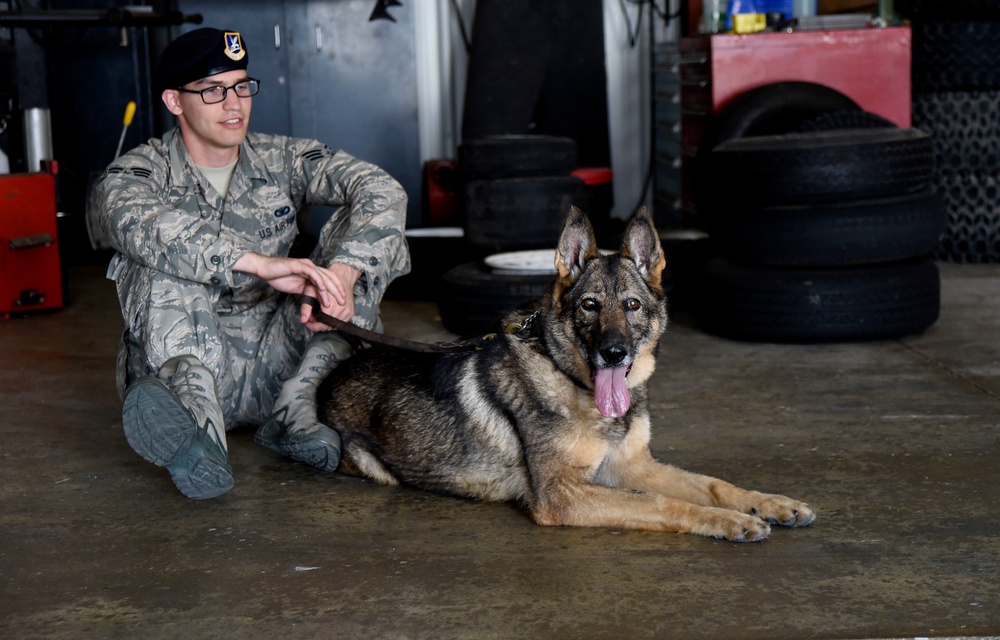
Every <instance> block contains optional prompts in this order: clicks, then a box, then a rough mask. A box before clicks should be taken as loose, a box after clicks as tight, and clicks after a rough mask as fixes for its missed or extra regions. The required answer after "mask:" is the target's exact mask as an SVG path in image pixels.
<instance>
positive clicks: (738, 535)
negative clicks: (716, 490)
mask: <svg viewBox="0 0 1000 640" xmlns="http://www.w3.org/2000/svg"><path fill="white" fill-rule="evenodd" d="M705 524H706V525H707V527H706V528H705V529H703V530H701V531H697V530H696V531H695V532H696V533H703V534H705V535H708V536H711V537H713V538H722V539H724V540H729V541H730V542H761V541H763V540H767V538H768V537H769V536H770V535H771V527H770V526H769V525H768V524H767V523H766V522H764V521H763V520H761V519H760V518H757V517H754V516H747V515H744V514H742V513H738V512H736V511H730V512H728V513H723V514H718V516H717V517H715V518H712V520H711V521H710V522H706V523H705Z"/></svg>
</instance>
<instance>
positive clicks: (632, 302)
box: [625, 298, 642, 311]
mask: <svg viewBox="0 0 1000 640" xmlns="http://www.w3.org/2000/svg"><path fill="white" fill-rule="evenodd" d="M641 306H642V304H640V303H639V301H638V300H636V299H635V298H629V299H628V300H626V301H625V308H626V309H628V310H629V311H635V310H636V309H638V308H639V307H641Z"/></svg>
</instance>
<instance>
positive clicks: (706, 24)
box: [700, 0, 728, 33]
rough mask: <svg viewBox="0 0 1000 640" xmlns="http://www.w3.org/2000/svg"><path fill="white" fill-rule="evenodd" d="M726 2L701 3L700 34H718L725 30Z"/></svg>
mask: <svg viewBox="0 0 1000 640" xmlns="http://www.w3.org/2000/svg"><path fill="white" fill-rule="evenodd" d="M726 2H727V0H704V1H703V2H702V3H701V28H700V31H701V33H720V32H722V31H725V30H726V16H727V15H728V14H727V13H726Z"/></svg>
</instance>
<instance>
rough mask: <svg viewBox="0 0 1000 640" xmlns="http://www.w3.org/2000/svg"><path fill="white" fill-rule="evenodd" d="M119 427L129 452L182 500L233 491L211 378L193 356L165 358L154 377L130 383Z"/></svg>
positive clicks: (232, 480)
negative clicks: (169, 482) (159, 473)
mask: <svg viewBox="0 0 1000 640" xmlns="http://www.w3.org/2000/svg"><path fill="white" fill-rule="evenodd" d="M122 427H123V428H124V430H125V438H126V439H127V440H128V443H129V444H130V445H131V446H132V448H133V449H134V450H135V452H136V453H138V454H139V455H140V456H142V457H143V458H145V459H146V460H148V461H150V462H152V463H153V464H155V465H157V466H160V467H166V468H167V471H169V472H170V477H171V478H172V479H173V481H174V484H175V485H177V488H178V489H180V492H181V493H183V494H184V495H186V496H187V497H189V498H192V499H194V500H202V499H205V498H214V497H216V496H219V495H222V494H223V493H225V492H227V491H229V490H230V489H232V488H233V483H234V481H235V479H234V478H233V469H232V467H231V466H229V454H228V453H227V450H226V434H225V426H224V424H223V420H222V410H221V409H220V408H219V401H218V398H217V395H216V389H215V379H214V378H213V377H212V374H211V372H209V370H208V369H207V368H206V367H205V366H204V365H203V364H201V362H200V361H199V360H198V359H197V358H195V357H194V356H190V355H184V356H176V357H174V358H171V359H170V360H168V361H167V362H166V363H164V365H163V367H162V368H161V369H160V373H159V375H158V376H157V377H154V376H144V377H142V378H139V379H138V380H136V381H135V382H134V383H132V384H131V385H130V386H129V388H128V389H127V390H126V391H125V398H124V400H123V403H122Z"/></svg>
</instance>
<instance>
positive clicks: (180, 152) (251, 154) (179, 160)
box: [163, 127, 268, 195]
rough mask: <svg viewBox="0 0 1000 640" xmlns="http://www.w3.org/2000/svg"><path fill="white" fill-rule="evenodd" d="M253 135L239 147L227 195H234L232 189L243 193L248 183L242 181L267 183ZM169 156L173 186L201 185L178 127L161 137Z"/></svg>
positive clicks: (200, 177) (265, 168) (266, 175)
mask: <svg viewBox="0 0 1000 640" xmlns="http://www.w3.org/2000/svg"><path fill="white" fill-rule="evenodd" d="M252 135H253V134H250V133H248V134H247V138H246V139H245V140H243V143H242V144H241V145H240V157H239V160H238V162H237V164H236V172H235V173H234V174H233V182H232V183H231V184H230V187H229V193H230V194H231V195H237V194H236V193H234V188H235V189H236V190H237V191H238V192H242V191H245V190H246V188H247V186H248V184H249V183H245V182H243V180H251V181H252V180H263V181H264V182H267V177H268V171H267V165H266V164H264V161H263V160H262V159H261V157H260V155H258V154H257V152H256V151H255V150H254V148H253V143H252V142H251V141H250V138H251V136H252ZM163 141H164V143H166V145H167V148H168V149H169V154H170V176H171V177H170V180H171V181H172V182H173V184H174V185H175V186H179V187H187V188H193V187H197V186H198V185H199V184H201V181H202V180H203V179H204V178H203V176H202V175H201V172H200V171H198V169H197V167H195V165H194V161H193V160H192V159H191V154H190V153H188V150H187V147H186V146H185V145H184V139H183V138H182V137H181V130H180V127H174V128H173V129H171V130H170V131H168V132H167V133H166V134H164V136H163Z"/></svg>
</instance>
